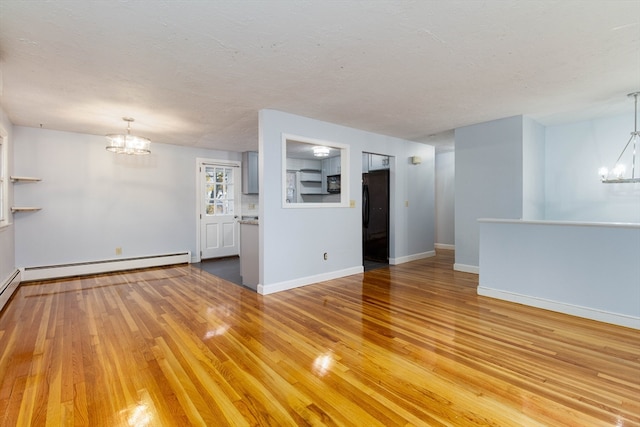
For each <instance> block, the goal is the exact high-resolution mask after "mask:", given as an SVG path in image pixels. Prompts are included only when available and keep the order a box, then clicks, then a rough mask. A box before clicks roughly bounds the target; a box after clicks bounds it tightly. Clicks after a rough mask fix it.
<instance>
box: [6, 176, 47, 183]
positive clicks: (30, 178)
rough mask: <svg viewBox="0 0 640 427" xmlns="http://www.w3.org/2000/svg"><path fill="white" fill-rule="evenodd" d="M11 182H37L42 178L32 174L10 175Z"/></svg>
mask: <svg viewBox="0 0 640 427" xmlns="http://www.w3.org/2000/svg"><path fill="white" fill-rule="evenodd" d="M9 179H10V180H11V182H38V181H42V178H36V177H34V176H10V177H9Z"/></svg>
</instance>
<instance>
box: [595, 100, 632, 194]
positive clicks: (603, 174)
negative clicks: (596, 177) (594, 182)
mask: <svg viewBox="0 0 640 427" xmlns="http://www.w3.org/2000/svg"><path fill="white" fill-rule="evenodd" d="M638 95H640V92H633V93H630V94H628V95H627V96H629V97H633V98H634V103H635V111H634V113H635V114H634V116H633V132H631V138H629V141H627V145H625V146H624V148H623V149H622V153H620V156H618V160H616V163H615V165H614V167H613V169H611V170H609V169H608V168H605V167H602V168H600V169H599V170H598V173H599V174H600V179H601V180H602V182H603V183H605V184H618V183H632V182H640V177H638V178H636V149H637V147H638V145H640V132H638ZM632 141H633V144H632V143H631V142H632ZM629 145H631V177H630V178H626V175H625V173H626V170H627V168H626V167H625V165H624V163H621V162H620V159H622V156H623V155H624V152H625V151H627V148H628V147H629ZM639 169H640V168H639Z"/></svg>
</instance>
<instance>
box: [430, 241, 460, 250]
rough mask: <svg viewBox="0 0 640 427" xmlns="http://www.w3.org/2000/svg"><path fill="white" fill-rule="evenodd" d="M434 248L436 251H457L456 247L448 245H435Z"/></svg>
mask: <svg viewBox="0 0 640 427" xmlns="http://www.w3.org/2000/svg"><path fill="white" fill-rule="evenodd" d="M434 247H435V248H436V249H447V250H452V251H455V250H456V245H450V244H448V243H436V244H435V245H434Z"/></svg>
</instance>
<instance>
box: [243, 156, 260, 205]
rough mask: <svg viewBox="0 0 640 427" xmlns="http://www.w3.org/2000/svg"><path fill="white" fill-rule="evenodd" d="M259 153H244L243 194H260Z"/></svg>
mask: <svg viewBox="0 0 640 427" xmlns="http://www.w3.org/2000/svg"><path fill="white" fill-rule="evenodd" d="M259 190H260V188H259V186H258V152H257V151H245V152H244V153H242V193H243V194H258V193H259Z"/></svg>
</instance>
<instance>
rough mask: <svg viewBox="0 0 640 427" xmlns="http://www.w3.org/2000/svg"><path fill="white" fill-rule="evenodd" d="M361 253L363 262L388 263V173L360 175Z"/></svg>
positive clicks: (376, 172)
mask: <svg viewBox="0 0 640 427" xmlns="http://www.w3.org/2000/svg"><path fill="white" fill-rule="evenodd" d="M362 253H363V257H364V260H367V261H375V262H382V263H388V262H389V171H388V170H386V169H385V170H376V171H371V172H368V173H363V174H362Z"/></svg>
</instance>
